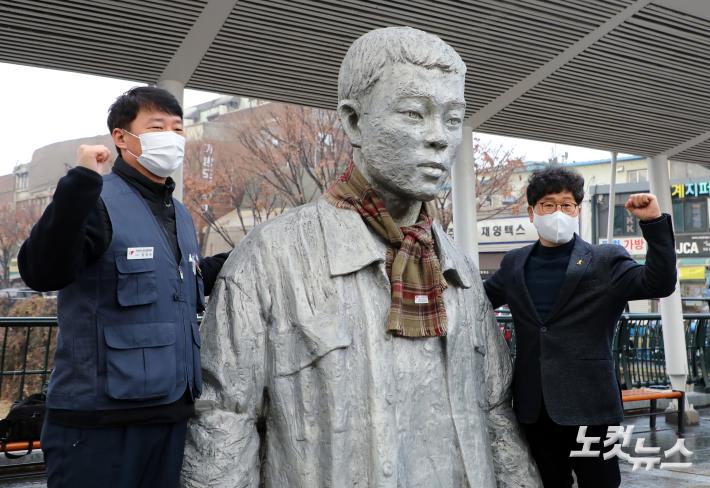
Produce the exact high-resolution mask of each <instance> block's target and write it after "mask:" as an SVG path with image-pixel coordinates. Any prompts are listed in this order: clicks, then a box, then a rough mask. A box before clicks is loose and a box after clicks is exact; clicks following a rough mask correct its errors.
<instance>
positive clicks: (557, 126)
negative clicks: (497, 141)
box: [480, 5, 710, 163]
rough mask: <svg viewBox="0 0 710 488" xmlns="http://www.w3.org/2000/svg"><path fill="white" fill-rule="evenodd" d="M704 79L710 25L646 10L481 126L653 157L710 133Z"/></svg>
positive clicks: (709, 68) (708, 87) (709, 64)
mask: <svg viewBox="0 0 710 488" xmlns="http://www.w3.org/2000/svg"><path fill="white" fill-rule="evenodd" d="M709 79H710V21H708V20H705V19H699V18H696V17H692V16H689V15H687V14H680V13H677V12H674V11H672V10H669V9H666V8H663V7H658V6H655V5H651V6H649V7H647V8H646V9H644V10H642V11H641V12H639V13H638V14H637V15H636V16H634V17H633V18H631V19H630V20H628V21H627V22H625V23H624V24H622V25H621V26H619V27H618V28H616V29H615V30H614V31H612V32H611V33H610V34H609V35H607V36H605V37H604V38H603V39H601V40H600V41H598V42H597V43H595V44H594V45H593V46H592V47H591V48H589V49H587V50H586V51H585V52H584V53H582V54H581V55H579V56H578V57H577V58H575V59H574V60H573V61H571V62H570V63H568V64H567V65H565V66H564V67H562V68H561V69H559V70H558V71H557V72H555V73H554V74H553V75H552V76H550V77H548V78H547V79H545V80H544V81H542V82H541V83H540V84H539V85H538V86H536V87H535V88H534V89H532V90H530V91H529V92H527V93H526V94H525V95H524V96H522V97H520V98H519V99H518V100H517V101H515V102H514V103H513V104H512V105H510V106H509V107H508V108H506V109H505V110H503V111H502V112H500V113H499V114H498V115H496V116H495V117H493V118H492V119H491V120H489V121H488V122H487V123H485V124H484V125H483V126H482V127H481V128H480V129H481V130H482V131H484V132H491V133H496V134H504V135H510V136H516V137H527V138H531V137H532V138H542V139H546V140H552V141H558V142H567V143H573V144H582V145H586V146H591V147H599V148H603V149H609V148H613V149H617V150H619V151H623V152H631V153H633V154H641V155H649V156H650V155H654V154H658V153H661V152H664V151H666V150H669V149H671V148H673V147H676V146H678V145H679V144H681V143H683V142H685V141H687V140H689V139H692V138H694V137H696V136H697V135H699V134H702V133H704V132H707V131H708V130H710V117H708V114H709V113H710V83H708V80H709ZM571 141H573V142H571ZM685 154H687V155H690V154H694V153H693V151H686V153H685ZM705 154H706V155H705V160H704V162H705V163H708V162H710V158H708V157H707V156H708V155H710V153H705ZM678 158H679V157H678V156H677V157H676V159H678ZM693 158H694V160H695V161H696V162H697V154H696V155H695V156H694V157H693Z"/></svg>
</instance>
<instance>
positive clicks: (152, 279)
mask: <svg viewBox="0 0 710 488" xmlns="http://www.w3.org/2000/svg"><path fill="white" fill-rule="evenodd" d="M116 270H117V271H118V273H117V280H116V295H117V297H116V298H117V299H118V303H119V304H120V305H123V306H124V307H132V306H135V305H147V304H149V303H153V302H155V301H156V300H157V299H158V284H157V276H156V274H155V260H154V259H127V258H126V255H125V253H121V252H119V253H116Z"/></svg>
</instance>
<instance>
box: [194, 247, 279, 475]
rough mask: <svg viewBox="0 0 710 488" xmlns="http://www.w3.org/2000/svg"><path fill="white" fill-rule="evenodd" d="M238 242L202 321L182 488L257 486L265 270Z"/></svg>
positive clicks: (261, 392)
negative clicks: (196, 395) (198, 383)
mask: <svg viewBox="0 0 710 488" xmlns="http://www.w3.org/2000/svg"><path fill="white" fill-rule="evenodd" d="M243 244H244V243H243ZM256 253H257V251H254V246H238V247H237V248H236V249H235V251H234V252H233V253H232V256H231V257H230V258H229V259H228V260H227V263H226V264H225V265H224V268H223V269H222V273H221V275H220V277H219V278H218V279H217V283H216V284H215V288H214V291H213V292H212V296H211V297H210V301H209V306H208V309H207V313H206V315H205V319H204V320H203V323H202V327H201V334H200V335H201V337H202V348H201V358H202V376H203V391H202V396H201V398H200V399H199V400H198V401H197V402H196V410H197V416H196V417H195V418H194V419H191V420H190V422H189V424H188V431H187V440H186V444H185V458H184V462H183V468H182V481H181V483H182V484H181V486H182V487H184V488H198V487H199V488H203V487H207V486H209V487H211V488H233V487H235V486H239V487H242V488H258V486H259V484H260V480H259V476H260V474H259V473H260V463H259V434H258V432H257V428H256V423H257V419H258V418H259V417H260V416H261V414H262V408H263V404H262V403H263V391H264V384H265V364H264V363H265V325H266V323H265V319H264V316H265V315H266V314H265V312H264V309H263V308H262V306H263V304H264V302H265V298H264V293H265V291H264V279H265V277H264V275H263V274H262V271H261V266H260V262H259V258H258V256H257V255H256Z"/></svg>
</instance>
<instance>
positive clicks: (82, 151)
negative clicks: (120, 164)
mask: <svg viewBox="0 0 710 488" xmlns="http://www.w3.org/2000/svg"><path fill="white" fill-rule="evenodd" d="M110 158H111V151H109V150H108V148H107V147H106V146H102V145H97V146H89V145H86V144H82V145H80V146H79V149H78V150H77V151H76V162H77V164H78V165H79V166H83V167H84V168H88V169H90V170H92V171H96V172H97V173H99V174H101V173H102V170H101V169H102V167H103V166H102V165H103V164H104V163H106V162H107V161H108V160H109V159H110Z"/></svg>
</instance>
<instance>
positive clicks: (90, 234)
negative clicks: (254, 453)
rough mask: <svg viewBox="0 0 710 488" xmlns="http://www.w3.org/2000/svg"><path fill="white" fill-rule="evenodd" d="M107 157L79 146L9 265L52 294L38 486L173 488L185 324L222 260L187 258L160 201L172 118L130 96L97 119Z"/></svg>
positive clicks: (174, 144) (189, 346)
mask: <svg viewBox="0 0 710 488" xmlns="http://www.w3.org/2000/svg"><path fill="white" fill-rule="evenodd" d="M108 126H109V130H110V131H111V135H112V137H113V140H114V143H115V145H116V148H117V149H118V152H119V156H118V158H117V159H116V162H115V164H114V167H113V171H112V172H111V173H110V174H108V175H106V176H103V177H102V176H101V173H102V171H101V168H102V166H103V165H104V164H105V163H106V162H107V161H108V159H109V156H110V153H109V150H108V149H107V148H106V147H104V146H80V147H79V150H78V157H77V159H78V165H77V167H75V168H73V169H71V170H69V172H68V173H67V175H66V176H65V177H63V178H62V179H61V180H60V181H59V183H58V185H57V189H56V191H55V194H54V198H53V201H52V203H51V204H50V205H49V206H48V207H47V209H46V210H45V212H44V214H43V215H42V217H41V218H40V220H39V221H38V222H37V224H36V225H35V226H34V228H33V229H32V232H31V234H30V237H29V238H28V239H27V240H26V241H25V242H24V244H23V246H22V248H21V250H20V254H19V258H18V261H19V268H20V273H21V275H22V278H23V280H24V281H25V283H27V284H28V285H29V286H30V287H32V288H34V289H36V290H41V291H48V290H59V297H58V301H57V307H58V319H59V335H58V337H57V349H56V353H55V365H54V371H53V373H52V377H51V380H50V383H49V389H48V393H47V407H48V412H47V419H46V421H45V425H44V429H43V432H42V439H41V442H42V450H43V451H44V456H45V462H46V465H47V474H48V485H49V487H50V488H64V487H66V488H81V487H102V488H103V487H106V486H111V487H121V488H137V487H151V488H154V487H174V486H177V483H178V477H179V473H180V467H181V465H182V456H183V446H184V443H185V432H186V423H187V419H188V417H190V416H191V415H192V413H193V411H194V400H195V398H196V397H197V396H199V394H200V390H201V383H202V380H201V369H200V336H199V329H198V324H197V313H198V312H199V311H201V310H202V309H203V306H204V295H205V294H209V292H210V290H211V288H212V284H213V283H214V281H215V278H216V275H217V274H218V272H219V270H220V269H221V266H222V263H223V262H224V260H225V259H226V254H223V255H217V256H214V257H212V258H205V259H203V260H200V252H199V247H198V243H197V239H196V236H195V229H194V226H193V223H192V219H191V217H190V214H189V213H188V211H187V210H186V209H185V207H184V206H183V205H182V204H181V203H180V202H178V201H176V200H175V199H173V197H172V192H173V189H174V188H175V183H174V182H173V180H172V179H171V178H170V174H171V173H172V172H173V171H175V170H176V169H178V168H179V167H180V165H181V164H182V161H183V154H184V144H185V138H184V136H183V135H182V132H183V128H182V109H181V107H180V104H179V103H178V101H177V100H176V99H175V98H174V97H173V96H172V95H170V94H169V93H168V92H166V91H165V90H161V89H158V88H154V87H138V88H134V89H132V90H130V91H128V92H126V93H125V94H123V95H121V96H120V97H119V98H118V99H117V100H116V102H115V103H114V104H113V105H112V106H111V108H110V109H109V116H108Z"/></svg>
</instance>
